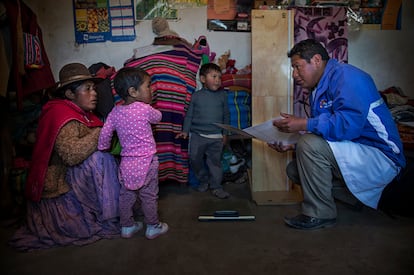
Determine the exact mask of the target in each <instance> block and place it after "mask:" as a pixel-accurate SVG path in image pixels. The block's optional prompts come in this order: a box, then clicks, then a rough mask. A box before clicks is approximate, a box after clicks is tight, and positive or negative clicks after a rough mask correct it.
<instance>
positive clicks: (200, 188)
mask: <svg viewBox="0 0 414 275" xmlns="http://www.w3.org/2000/svg"><path fill="white" fill-rule="evenodd" d="M207 190H208V184H207V183H202V184H200V185H199V186H198V188H197V191H198V192H206V191H207Z"/></svg>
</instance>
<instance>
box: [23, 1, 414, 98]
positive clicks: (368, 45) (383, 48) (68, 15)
mask: <svg viewBox="0 0 414 275" xmlns="http://www.w3.org/2000/svg"><path fill="white" fill-rule="evenodd" d="M25 3H27V4H28V5H29V6H30V7H31V8H32V9H33V11H34V12H35V13H36V14H37V17H38V22H39V24H40V26H41V28H42V31H43V41H44V44H45V47H46V51H47V54H48V57H49V60H50V62H51V66H52V71H53V72H54V74H55V78H56V79H58V77H57V76H58V71H59V69H60V68H61V67H62V66H63V65H64V64H66V63H68V62H73V61H77V62H82V63H84V64H85V65H87V66H89V65H91V64H93V63H97V62H104V63H106V64H108V65H111V66H114V67H115V68H116V69H119V68H121V67H122V65H123V62H124V61H125V60H126V59H128V58H130V57H131V56H132V54H133V49H134V48H137V47H142V46H146V45H149V44H151V43H152V41H153V39H154V34H153V33H152V29H151V21H144V22H141V23H139V24H138V25H137V26H136V33H137V38H136V40H135V41H130V42H105V43H90V44H84V45H75V37H74V26H73V10H72V0H60V1H55V0H26V1H25ZM179 17H180V20H178V21H170V28H171V29H172V30H175V31H176V32H177V33H179V34H180V35H181V36H182V37H184V38H186V39H187V40H188V41H190V42H193V41H194V40H195V39H197V38H198V37H199V36H200V35H205V36H206V37H207V41H208V42H209V44H210V48H211V50H212V51H214V52H216V53H217V55H218V56H219V55H221V54H223V53H224V52H225V51H226V50H228V49H230V50H231V58H233V59H236V61H237V62H236V67H237V68H242V67H244V66H245V65H248V64H250V63H251V42H250V39H251V34H250V33H242V32H211V31H208V30H207V28H206V25H207V22H206V21H207V12H206V7H199V8H191V9H184V10H181V11H180V13H179ZM402 25H403V26H402V30H401V31H375V30H362V31H359V32H350V34H349V63H351V64H353V65H356V66H358V67H360V68H362V69H364V70H366V71H367V72H368V73H370V74H371V75H372V76H373V78H374V80H375V81H376V83H377V86H378V89H380V90H382V89H385V88H388V87H390V86H399V87H401V88H402V90H403V91H404V92H405V93H406V94H407V95H409V96H410V97H411V98H414V75H413V73H412V71H413V69H412V66H413V64H414V54H413V52H412V50H413V49H414V1H410V0H403V19H402Z"/></svg>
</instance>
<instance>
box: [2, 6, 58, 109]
mask: <svg viewBox="0 0 414 275" xmlns="http://www.w3.org/2000/svg"><path fill="white" fill-rule="evenodd" d="M2 2H3V3H4V6H5V7H6V13H7V19H8V23H9V27H10V39H11V45H10V46H11V49H12V64H11V72H10V78H9V89H10V90H13V89H14V90H15V91H16V92H17V107H18V108H19V109H21V108H22V107H23V105H22V101H23V99H24V98H25V97H26V96H28V95H30V94H32V93H35V92H39V91H42V90H44V89H47V88H50V87H53V86H54V85H55V78H54V76H53V73H52V70H51V69H50V63H49V59H48V57H47V54H46V50H45V48H44V45H43V36H42V30H41V29H40V27H39V25H38V23H37V18H36V14H35V13H34V12H33V11H32V10H31V9H30V8H29V7H28V6H27V5H26V4H25V3H24V2H23V1H19V2H17V1H12V0H4V1H2ZM19 4H20V17H19V16H18V11H19V9H18V7H19ZM19 19H21V29H20V28H19V29H18V24H17V23H18V22H17V20H19ZM22 32H25V33H30V34H32V35H37V36H38V37H39V39H40V44H41V50H42V60H43V63H44V66H43V67H41V68H38V69H26V70H25V74H24V75H22V74H21V73H20V72H19V67H20V68H21V66H23V64H20V63H21V62H23V59H24V56H19V51H18V49H19V47H18V43H19V42H20V43H22V41H23V40H22V38H20V39H19V36H22V35H23V33H22Z"/></svg>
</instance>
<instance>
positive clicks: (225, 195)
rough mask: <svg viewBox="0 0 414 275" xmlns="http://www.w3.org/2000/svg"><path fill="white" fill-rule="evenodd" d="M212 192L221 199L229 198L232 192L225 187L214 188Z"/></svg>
mask: <svg viewBox="0 0 414 275" xmlns="http://www.w3.org/2000/svg"><path fill="white" fill-rule="evenodd" d="M211 193H212V194H213V195H214V196H216V197H217V198H219V199H227V198H228V197H230V194H229V193H227V192H226V191H224V189H223V188H217V189H213V190H212V191H211Z"/></svg>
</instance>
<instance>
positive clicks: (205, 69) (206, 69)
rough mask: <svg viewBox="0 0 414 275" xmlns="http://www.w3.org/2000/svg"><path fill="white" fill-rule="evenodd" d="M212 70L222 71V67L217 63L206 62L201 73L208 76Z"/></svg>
mask: <svg viewBox="0 0 414 275" xmlns="http://www.w3.org/2000/svg"><path fill="white" fill-rule="evenodd" d="M211 71H214V72H219V73H221V69H220V67H219V66H218V65H217V64H215V63H206V64H204V65H202V66H201V68H200V75H202V76H206V75H207V74H208V73H209V72H211Z"/></svg>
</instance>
